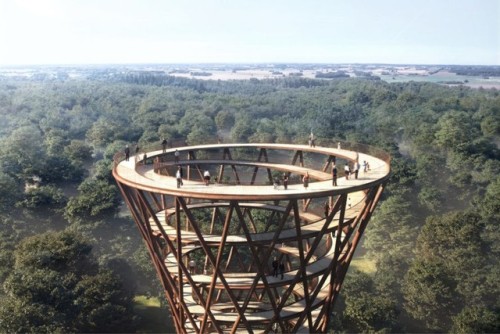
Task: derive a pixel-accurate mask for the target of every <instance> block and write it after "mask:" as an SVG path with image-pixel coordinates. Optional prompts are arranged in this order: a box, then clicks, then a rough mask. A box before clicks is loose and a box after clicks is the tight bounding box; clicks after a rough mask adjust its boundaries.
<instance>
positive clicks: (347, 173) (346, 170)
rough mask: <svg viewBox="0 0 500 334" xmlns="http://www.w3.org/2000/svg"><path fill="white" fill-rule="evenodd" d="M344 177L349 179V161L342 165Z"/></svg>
mask: <svg viewBox="0 0 500 334" xmlns="http://www.w3.org/2000/svg"><path fill="white" fill-rule="evenodd" d="M344 173H345V179H346V180H349V174H350V173H351V169H350V168H349V163H348V162H346V164H345V166H344Z"/></svg>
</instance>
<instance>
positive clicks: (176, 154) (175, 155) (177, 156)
mask: <svg viewBox="0 0 500 334" xmlns="http://www.w3.org/2000/svg"><path fill="white" fill-rule="evenodd" d="M179 155H180V153H179V151H177V149H176V150H175V152H174V159H175V163H179Z"/></svg>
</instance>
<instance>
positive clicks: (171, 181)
mask: <svg viewBox="0 0 500 334" xmlns="http://www.w3.org/2000/svg"><path fill="white" fill-rule="evenodd" d="M176 151H177V152H179V160H178V161H177V162H176V160H175V152H176ZM262 152H266V155H265V159H264V158H263V157H264V155H263V154H262ZM146 155H147V159H146V161H145V160H144V159H143V154H139V155H136V156H131V157H130V158H129V160H128V161H125V160H122V161H121V162H119V163H118V164H117V166H116V168H115V170H114V176H115V178H116V179H117V180H119V181H120V182H122V183H125V184H127V185H129V186H132V187H137V188H140V189H144V190H148V191H155V192H159V193H163V194H170V195H182V196H184V197H193V198H206V199H235V200H264V199H265V200H275V199H284V198H290V197H294V198H303V197H304V195H306V196H307V197H323V196H331V195H335V194H341V193H345V192H352V191H356V190H361V189H363V188H365V187H370V186H372V185H373V184H376V183H379V182H384V181H385V180H386V179H387V178H388V176H389V172H390V164H389V159H388V158H386V159H384V157H376V156H373V155H369V154H367V153H364V152H358V151H352V150H346V149H338V148H328V147H320V146H316V147H311V146H308V145H293V144H212V145H197V146H185V147H178V148H170V149H167V150H165V151H163V150H156V151H152V152H147V153H146ZM332 157H334V158H335V160H336V164H337V169H338V180H337V186H336V187H332V176H331V162H332ZM287 159H288V162H287V161H286V160H287ZM154 161H157V162H154ZM145 162H146V163H145ZM290 162H292V163H290ZM328 162H330V164H329V163H328ZM356 162H358V163H359V169H360V170H359V172H358V178H357V179H355V178H354V175H353V176H351V177H350V178H349V179H346V177H345V176H344V165H345V164H346V163H349V165H350V167H351V169H352V168H353V164H354V163H356ZM364 162H366V163H368V165H369V169H367V170H366V171H365V170H364ZM176 166H183V168H185V169H186V170H184V172H185V173H184V174H185V175H184V177H183V183H184V185H183V186H182V187H181V188H177V182H176V179H175V168H176ZM224 166H228V167H229V168H231V169H232V171H235V170H236V169H237V168H242V169H245V170H246V172H243V173H247V174H248V173H253V172H254V171H255V170H257V172H259V171H260V172H261V174H262V171H267V170H269V171H271V172H279V173H281V174H283V173H287V174H288V175H289V176H293V175H296V176H299V177H302V176H303V175H305V174H306V173H308V174H309V177H310V182H309V186H308V188H307V189H305V188H304V186H303V184H302V183H299V182H290V184H289V186H288V187H287V190H286V191H284V189H283V185H282V181H283V180H282V179H281V177H280V187H275V186H274V184H273V183H274V182H273V181H274V180H272V179H271V180H269V178H268V176H269V174H268V175H267V177H266V175H264V177H262V175H261V177H260V181H261V182H259V178H256V179H255V180H254V182H251V180H248V177H247V179H246V180H245V179H244V177H242V176H240V175H238V174H236V175H237V176H236V177H234V173H233V174H232V175H231V176H233V177H232V178H231V179H230V180H229V181H225V180H224V179H220V178H218V179H217V182H214V178H215V177H218V175H217V174H218V171H220V169H221V168H224ZM250 169H251V170H250ZM205 170H209V171H210V173H211V183H210V185H209V186H208V187H207V186H205V183H204V180H203V172H204V171H205ZM232 171H230V172H232ZM236 173H238V172H236ZM240 174H241V172H240ZM226 175H227V173H226ZM252 175H253V174H252ZM263 179H264V181H262V180H263ZM291 181H293V180H291Z"/></svg>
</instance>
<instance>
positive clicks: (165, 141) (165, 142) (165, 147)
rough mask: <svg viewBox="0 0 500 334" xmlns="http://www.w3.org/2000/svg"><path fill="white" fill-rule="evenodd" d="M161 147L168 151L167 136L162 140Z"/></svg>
mask: <svg viewBox="0 0 500 334" xmlns="http://www.w3.org/2000/svg"><path fill="white" fill-rule="evenodd" d="M161 147H162V149H163V153H165V152H166V151H167V140H166V139H165V138H163V140H162V141H161Z"/></svg>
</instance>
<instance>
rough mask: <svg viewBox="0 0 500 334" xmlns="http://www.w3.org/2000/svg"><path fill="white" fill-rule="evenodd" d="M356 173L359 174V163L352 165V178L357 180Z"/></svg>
mask: <svg viewBox="0 0 500 334" xmlns="http://www.w3.org/2000/svg"><path fill="white" fill-rule="evenodd" d="M358 173H359V162H357V161H356V162H355V163H354V178H355V179H356V180H357V179H358Z"/></svg>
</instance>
